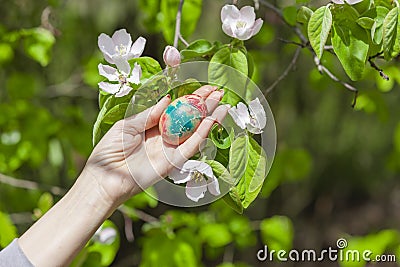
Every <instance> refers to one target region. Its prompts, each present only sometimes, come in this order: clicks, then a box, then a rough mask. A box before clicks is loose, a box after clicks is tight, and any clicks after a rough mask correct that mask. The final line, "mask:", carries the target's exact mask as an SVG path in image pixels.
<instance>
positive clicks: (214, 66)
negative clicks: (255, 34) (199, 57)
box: [208, 47, 248, 106]
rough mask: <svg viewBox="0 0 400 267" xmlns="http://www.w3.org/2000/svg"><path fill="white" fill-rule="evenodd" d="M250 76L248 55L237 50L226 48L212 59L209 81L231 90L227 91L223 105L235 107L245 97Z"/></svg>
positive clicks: (209, 68)
mask: <svg viewBox="0 0 400 267" xmlns="http://www.w3.org/2000/svg"><path fill="white" fill-rule="evenodd" d="M247 75H248V64H247V57H246V55H245V54H244V53H243V52H242V51H241V50H239V49H237V48H232V47H224V48H222V49H220V50H219V51H218V52H217V53H215V54H214V56H213V57H212V58H211V61H210V65H209V67H208V81H209V83H210V84H216V85H218V86H221V87H224V88H226V89H229V90H225V95H224V97H223V99H222V100H223V101H222V102H223V103H228V104H230V105H232V106H235V105H236V104H237V103H238V102H239V101H240V100H241V99H240V97H239V96H238V95H245V94H244V92H245V90H246V83H247V79H248V78H247Z"/></svg>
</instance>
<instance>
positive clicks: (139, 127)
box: [124, 95, 171, 133]
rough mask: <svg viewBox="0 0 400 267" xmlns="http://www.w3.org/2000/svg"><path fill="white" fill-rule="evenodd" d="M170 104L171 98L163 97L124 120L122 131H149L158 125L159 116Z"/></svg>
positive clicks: (168, 96)
mask: <svg viewBox="0 0 400 267" xmlns="http://www.w3.org/2000/svg"><path fill="white" fill-rule="evenodd" d="M170 102H171V96H170V95H166V96H164V97H163V98H162V99H161V100H160V101H159V102H158V103H157V104H156V105H154V106H152V107H151V108H148V109H146V110H144V111H142V112H140V113H138V114H136V115H133V116H131V117H129V118H126V119H125V120H124V129H127V130H129V131H131V130H136V132H137V133H140V132H143V131H145V130H147V129H150V128H152V127H154V126H156V125H157V124H158V121H159V120H160V117H161V114H162V113H163V112H164V110H165V109H166V108H167V106H168V105H169V103H170Z"/></svg>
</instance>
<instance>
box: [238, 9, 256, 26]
mask: <svg viewBox="0 0 400 267" xmlns="http://www.w3.org/2000/svg"><path fill="white" fill-rule="evenodd" d="M240 20H241V21H244V22H246V24H247V27H249V28H250V27H251V26H252V25H253V24H254V21H255V20H256V13H254V8H253V7H252V6H244V7H242V8H241V9H240Z"/></svg>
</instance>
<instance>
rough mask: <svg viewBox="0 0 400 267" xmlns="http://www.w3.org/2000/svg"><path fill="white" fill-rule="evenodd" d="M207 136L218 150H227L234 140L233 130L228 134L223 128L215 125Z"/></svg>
mask: <svg viewBox="0 0 400 267" xmlns="http://www.w3.org/2000/svg"><path fill="white" fill-rule="evenodd" d="M209 136H210V137H211V140H212V142H213V143H214V145H215V146H216V147H218V148H220V149H227V148H229V147H230V146H231V144H232V142H233V139H234V138H235V133H234V131H233V129H231V132H230V133H228V132H227V131H226V129H225V128H224V127H222V126H221V125H218V124H215V125H214V126H213V127H212V128H211V131H210V134H209Z"/></svg>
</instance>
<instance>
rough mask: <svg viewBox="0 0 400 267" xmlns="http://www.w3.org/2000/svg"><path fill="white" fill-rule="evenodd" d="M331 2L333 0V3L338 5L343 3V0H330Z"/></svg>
mask: <svg viewBox="0 0 400 267" xmlns="http://www.w3.org/2000/svg"><path fill="white" fill-rule="evenodd" d="M332 2H334V3H335V4H338V5H343V4H344V0H332Z"/></svg>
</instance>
